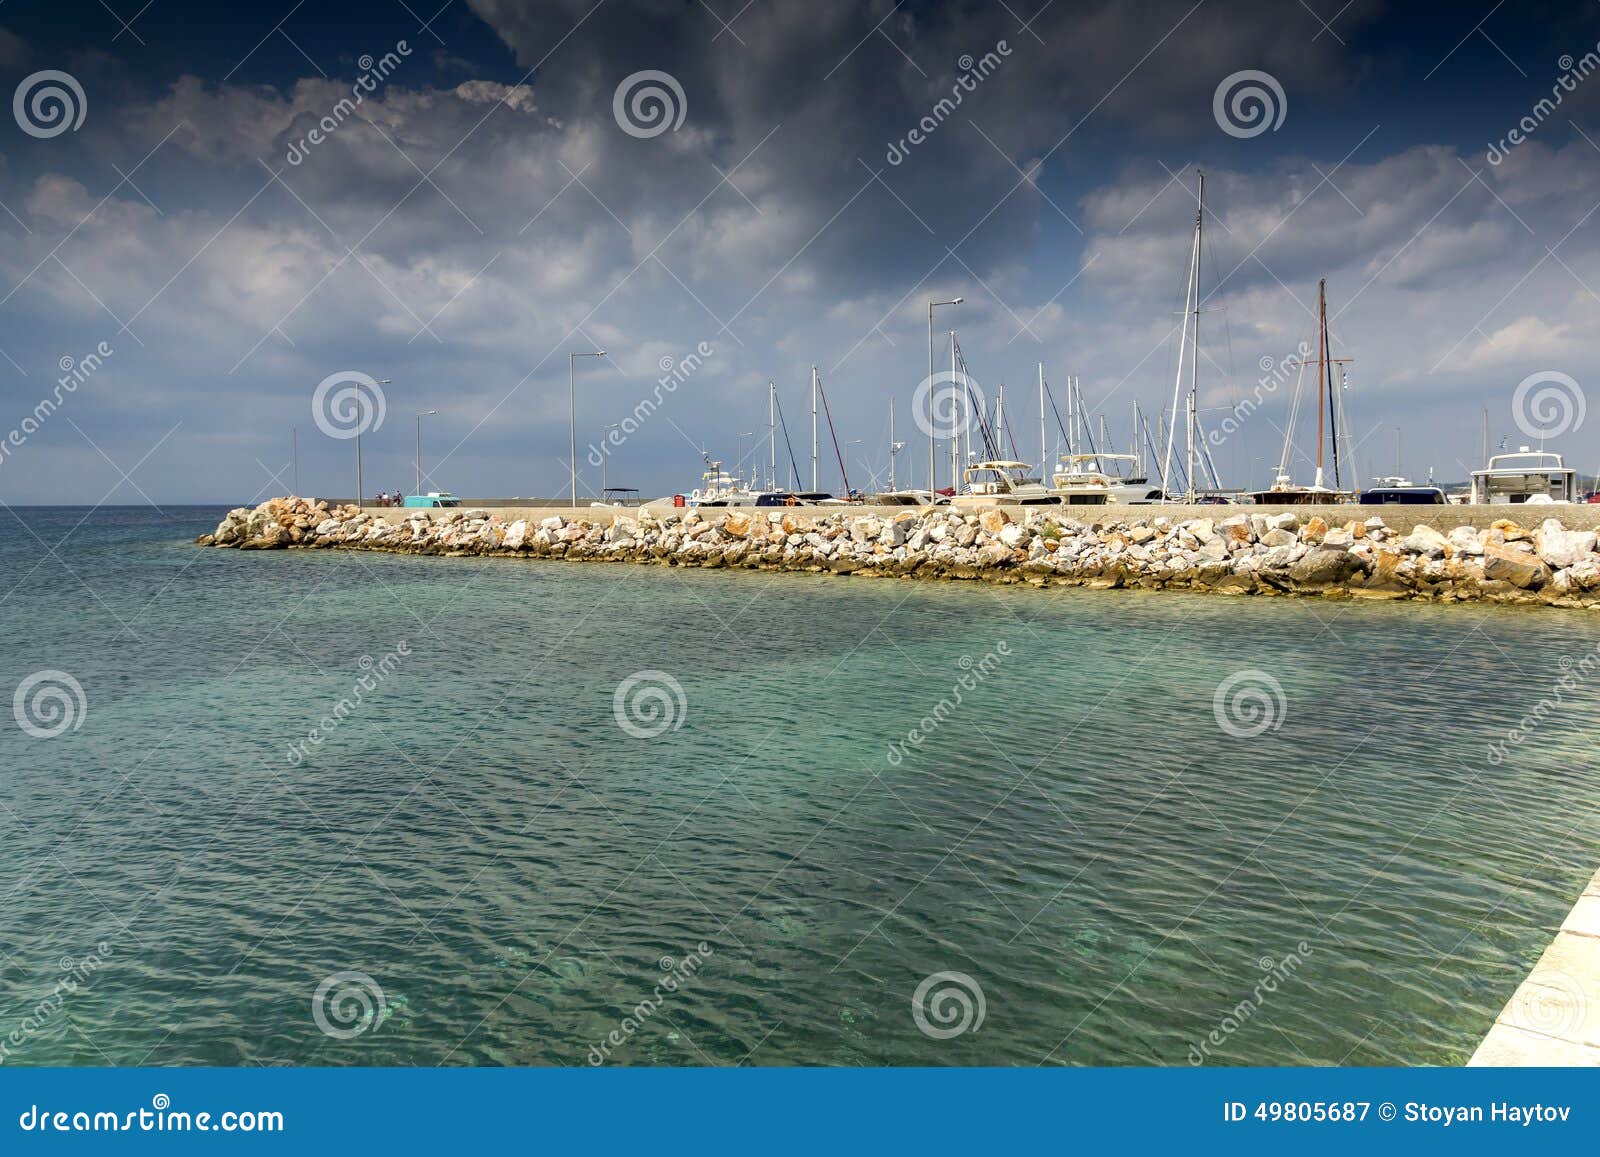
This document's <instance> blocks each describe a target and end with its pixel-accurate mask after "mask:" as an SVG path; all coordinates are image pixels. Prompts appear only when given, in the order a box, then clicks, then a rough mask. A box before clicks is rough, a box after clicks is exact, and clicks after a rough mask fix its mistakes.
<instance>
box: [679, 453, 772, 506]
mask: <svg viewBox="0 0 1600 1157" xmlns="http://www.w3.org/2000/svg"><path fill="white" fill-rule="evenodd" d="M706 466H707V467H708V469H707V470H706V472H705V473H704V474H702V475H701V476H700V482H701V484H700V486H699V487H697V488H696V489H695V490H693V491H691V492H690V493H689V501H688V505H690V506H755V505H756V499H757V498H759V497H760V495H759V494H758V493H757V492H756V491H754V490H751V489H750V488H749V487H748V486H746V485H745V484H744V482H743V481H742V480H740V479H739V478H736V477H735V476H733V475H732V474H729V473H728V472H727V471H726V470H724V469H723V468H722V463H721V462H715V461H710V460H708V461H707V462H706Z"/></svg>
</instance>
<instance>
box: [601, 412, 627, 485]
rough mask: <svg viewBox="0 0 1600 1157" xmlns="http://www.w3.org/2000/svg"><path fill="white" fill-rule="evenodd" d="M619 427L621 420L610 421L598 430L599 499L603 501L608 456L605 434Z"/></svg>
mask: <svg viewBox="0 0 1600 1157" xmlns="http://www.w3.org/2000/svg"><path fill="white" fill-rule="evenodd" d="M620 429H622V423H621V422H612V423H610V424H608V425H606V426H604V427H602V428H601V430H600V501H601V502H604V501H605V500H606V459H607V458H609V457H610V455H609V454H607V453H606V449H605V441H606V435H607V434H609V433H610V432H611V431H612V430H620Z"/></svg>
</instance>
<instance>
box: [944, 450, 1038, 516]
mask: <svg viewBox="0 0 1600 1157" xmlns="http://www.w3.org/2000/svg"><path fill="white" fill-rule="evenodd" d="M1028 470H1029V466H1028V464H1027V463H1026V462H1015V461H1012V460H1010V459H994V460H991V461H986V462H974V463H973V464H972V465H971V466H968V467H967V468H966V469H965V470H963V471H962V472H961V478H962V481H963V482H965V483H966V485H965V487H964V488H963V489H962V490H961V491H960V492H959V493H958V494H956V496H955V497H954V498H952V499H950V502H951V505H953V506H968V507H984V506H1050V505H1055V504H1056V503H1059V502H1060V501H1061V496H1060V495H1059V494H1052V493H1051V492H1050V490H1049V488H1047V487H1046V486H1045V484H1044V483H1043V482H1040V481H1039V480H1038V479H1037V478H1030V477H1028Z"/></svg>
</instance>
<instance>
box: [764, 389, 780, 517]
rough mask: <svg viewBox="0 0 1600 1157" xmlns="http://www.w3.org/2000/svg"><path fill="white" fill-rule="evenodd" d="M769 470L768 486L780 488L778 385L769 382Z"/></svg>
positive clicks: (774, 488)
mask: <svg viewBox="0 0 1600 1157" xmlns="http://www.w3.org/2000/svg"><path fill="white" fill-rule="evenodd" d="M767 457H768V459H769V460H770V463H769V467H768V470H767V480H768V485H769V487H770V488H771V489H773V490H776V489H777V488H778V383H777V382H774V381H768V382H767Z"/></svg>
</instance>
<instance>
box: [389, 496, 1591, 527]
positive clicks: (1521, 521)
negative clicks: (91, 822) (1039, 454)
mask: <svg viewBox="0 0 1600 1157" xmlns="http://www.w3.org/2000/svg"><path fill="white" fill-rule="evenodd" d="M460 509H462V510H473V509H484V510H489V511H490V512H492V513H493V514H494V516H495V517H496V518H502V519H505V520H506V521H508V522H510V521H513V520H515V519H518V518H523V519H527V520H528V521H530V522H538V521H539V520H540V519H542V518H549V517H550V516H551V515H552V514H559V515H561V516H562V517H563V518H571V517H574V516H576V517H579V518H585V519H588V520H589V521H590V522H597V523H600V524H601V525H610V523H611V521H612V519H613V518H615V516H616V515H617V514H618V513H619V512H620V513H622V514H624V515H626V516H627V517H629V518H637V517H639V514H640V512H641V511H642V510H649V511H650V513H651V515H652V516H653V517H655V518H667V517H670V516H671V515H673V514H678V515H680V516H681V515H685V514H689V513H690V512H691V511H693V510H695V509H696V508H695V507H675V506H673V505H672V504H671V503H670V502H647V503H645V504H644V505H643V506H625V507H621V508H620V510H619V508H617V507H609V506H584V505H582V504H580V505H578V506H567V505H560V506H484V507H474V506H472V505H471V504H470V503H466V502H463V503H462V504H461V506H460ZM734 509H738V510H740V511H742V512H744V513H746V514H766V513H768V512H769V511H778V512H780V513H781V512H782V511H785V510H789V511H791V512H792V513H794V514H796V515H798V516H800V517H801V518H825V517H827V516H828V515H830V514H839V513H841V512H848V513H850V514H852V515H855V516H857V517H864V516H866V515H869V514H872V515H877V516H878V517H880V518H887V517H892V516H894V515H895V514H901V513H904V512H906V511H908V510H910V511H923V510H928V509H929V507H926V506H797V507H782V506H770V507H766V506H762V507H757V506H741V507H736V508H734ZM938 509H943V510H948V509H950V508H949V507H939V508H938ZM1003 509H1004V510H1005V511H1006V513H1007V514H1009V515H1010V516H1011V517H1012V519H1013V520H1016V521H1020V520H1021V518H1022V516H1023V515H1024V514H1025V513H1026V512H1027V511H1030V510H1040V509H1045V510H1049V511H1051V512H1052V513H1060V514H1061V516H1062V517H1064V518H1075V519H1077V520H1078V521H1079V522H1084V523H1093V522H1115V521H1119V520H1120V521H1123V522H1127V521H1130V520H1133V519H1150V518H1159V517H1165V518H1170V519H1172V520H1173V521H1174V522H1183V521H1185V520H1187V519H1191V518H1213V519H1216V520H1218V521H1221V520H1222V519H1224V518H1231V517H1233V516H1234V515H1236V514H1279V513H1282V512H1283V511H1293V512H1294V513H1295V514H1298V515H1300V516H1301V518H1302V519H1306V518H1310V517H1311V516H1312V515H1314V514H1316V515H1321V516H1322V518H1323V520H1324V521H1325V522H1327V523H1328V525H1330V526H1338V525H1340V524H1343V523H1346V522H1349V521H1350V520H1351V519H1356V520H1357V521H1360V522H1365V521H1366V520H1367V519H1369V518H1372V517H1373V516H1377V517H1378V518H1381V519H1383V521H1384V522H1385V523H1386V524H1388V525H1389V526H1392V527H1394V528H1395V529H1396V530H1400V531H1409V530H1410V529H1411V528H1412V527H1413V526H1418V525H1421V526H1431V527H1433V528H1434V529H1436V530H1440V531H1443V532H1445V533H1446V534H1448V533H1449V532H1450V531H1451V530H1453V529H1455V528H1456V527H1458V526H1470V527H1472V528H1473V529H1474V530H1483V529H1486V528H1487V527H1488V526H1489V525H1490V524H1492V523H1494V522H1497V521H1499V520H1500V519H1502V518H1504V519H1509V520H1510V521H1512V522H1515V523H1516V524H1517V525H1519V526H1524V527H1527V528H1528V529H1529V530H1532V529H1533V528H1534V527H1536V526H1538V525H1539V524H1540V523H1541V522H1543V521H1544V520H1545V519H1547V518H1556V519H1560V520H1561V525H1563V526H1565V527H1566V528H1567V529H1568V530H1600V504H1597V505H1589V504H1587V503H1585V504H1575V505H1572V506H1354V505H1352V506H1180V505H1176V504H1174V505H1171V506H1118V505H1110V506H1049V507H1038V506H1007V507H1004V508H1003ZM362 510H363V511H364V512H365V513H367V514H373V515H377V516H378V517H380V518H383V519H385V520H387V521H389V522H393V523H401V522H404V521H405V519H406V516H407V515H410V514H413V513H415V511H414V510H407V509H405V508H403V507H397V506H365V507H362ZM728 510H729V508H728V507H706V508H704V509H701V510H700V516H701V517H702V518H716V517H720V516H721V515H723V514H726V513H728ZM428 513H430V514H432V515H434V516H435V517H438V516H439V515H440V514H449V513H450V511H449V510H443V511H439V510H432V511H429V512H428Z"/></svg>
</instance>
